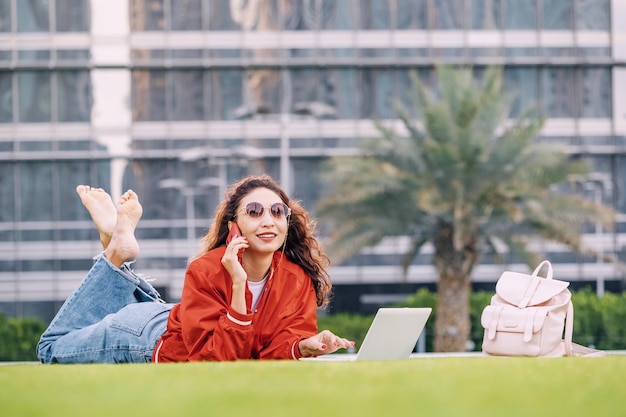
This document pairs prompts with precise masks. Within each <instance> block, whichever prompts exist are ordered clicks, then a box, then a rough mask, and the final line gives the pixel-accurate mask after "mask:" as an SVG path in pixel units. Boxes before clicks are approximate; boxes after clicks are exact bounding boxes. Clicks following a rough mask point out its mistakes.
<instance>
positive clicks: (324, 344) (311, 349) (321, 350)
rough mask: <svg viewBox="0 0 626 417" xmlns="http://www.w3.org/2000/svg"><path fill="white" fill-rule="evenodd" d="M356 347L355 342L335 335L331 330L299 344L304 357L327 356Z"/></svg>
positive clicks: (323, 331)
mask: <svg viewBox="0 0 626 417" xmlns="http://www.w3.org/2000/svg"><path fill="white" fill-rule="evenodd" d="M351 347H354V342H353V341H350V340H348V339H344V338H343V337H339V336H337V335H335V334H333V333H332V332H331V331H330V330H322V331H321V332H319V333H318V334H316V335H315V336H311V337H309V338H308V339H304V340H301V341H300V343H299V344H298V348H299V349H300V353H301V354H302V356H303V357H305V358H307V357H310V356H320V355H326V354H328V353H333V352H335V351H337V350H338V349H347V348H351Z"/></svg>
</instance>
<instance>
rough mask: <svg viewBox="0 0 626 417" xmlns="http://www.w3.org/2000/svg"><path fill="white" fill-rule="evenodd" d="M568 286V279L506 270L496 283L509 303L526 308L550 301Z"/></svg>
mask: <svg viewBox="0 0 626 417" xmlns="http://www.w3.org/2000/svg"><path fill="white" fill-rule="evenodd" d="M568 286H569V282H567V281H559V280H557V279H546V278H541V277H538V276H532V275H528V274H522V273H519V272H511V271H505V272H503V273H502V275H501V276H500V279H499V280H498V282H497V283H496V293H497V294H498V296H499V297H500V298H502V299H503V300H504V301H506V302H507V303H509V304H512V305H515V306H518V307H520V308H525V307H527V306H534V305H539V304H543V303H546V302H548V301H550V300H551V299H552V298H553V297H555V296H557V295H558V294H560V293H561V292H563V291H564V290H565V289H567V287H568Z"/></svg>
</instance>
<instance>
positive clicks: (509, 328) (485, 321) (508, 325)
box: [480, 306, 548, 343]
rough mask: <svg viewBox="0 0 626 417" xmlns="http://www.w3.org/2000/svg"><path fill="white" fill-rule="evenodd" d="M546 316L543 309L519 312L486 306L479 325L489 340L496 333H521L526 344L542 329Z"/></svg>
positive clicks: (506, 308)
mask: <svg viewBox="0 0 626 417" xmlns="http://www.w3.org/2000/svg"><path fill="white" fill-rule="evenodd" d="M547 316H548V309H543V308H534V309H526V310H520V309H519V308H516V307H508V306H487V307H486V308H485V309H484V310H483V314H482V316H481V317H480V324H481V325H482V326H483V327H484V328H485V337H486V338H487V339H489V340H493V339H495V337H496V332H504V333H523V340H524V342H526V343H528V342H530V340H531V339H532V336H533V334H534V333H537V332H539V331H540V330H541V329H542V328H543V325H544V323H545V321H546V317H547Z"/></svg>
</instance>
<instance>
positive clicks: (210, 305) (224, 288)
mask: <svg viewBox="0 0 626 417" xmlns="http://www.w3.org/2000/svg"><path fill="white" fill-rule="evenodd" d="M226 274H227V273H226V271H224V269H223V268H222V267H221V265H220V264H219V262H218V264H217V265H211V264H210V260H209V261H207V260H196V261H194V262H193V263H192V264H191V265H190V266H189V268H188V269H187V273H186V274H185V284H184V287H183V295H182V299H181V303H180V304H181V308H180V312H179V319H180V322H181V324H182V337H183V341H184V343H185V345H186V347H187V350H188V352H189V360H192V361H194V360H195V361H227V360H236V359H250V357H251V351H252V344H253V337H254V332H253V328H252V313H250V312H247V311H246V312H245V313H242V312H241V311H239V309H235V308H233V307H232V305H231V299H232V295H233V289H232V281H231V279H228V277H227V276H226ZM244 291H245V289H244ZM244 302H245V301H244Z"/></svg>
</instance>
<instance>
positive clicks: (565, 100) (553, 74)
mask: <svg viewBox="0 0 626 417" xmlns="http://www.w3.org/2000/svg"><path fill="white" fill-rule="evenodd" d="M542 98H543V103H542V104H543V113H544V116H546V117H574V107H573V103H574V70H573V69H572V68H563V67H553V68H546V69H544V70H543V74H542Z"/></svg>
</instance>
